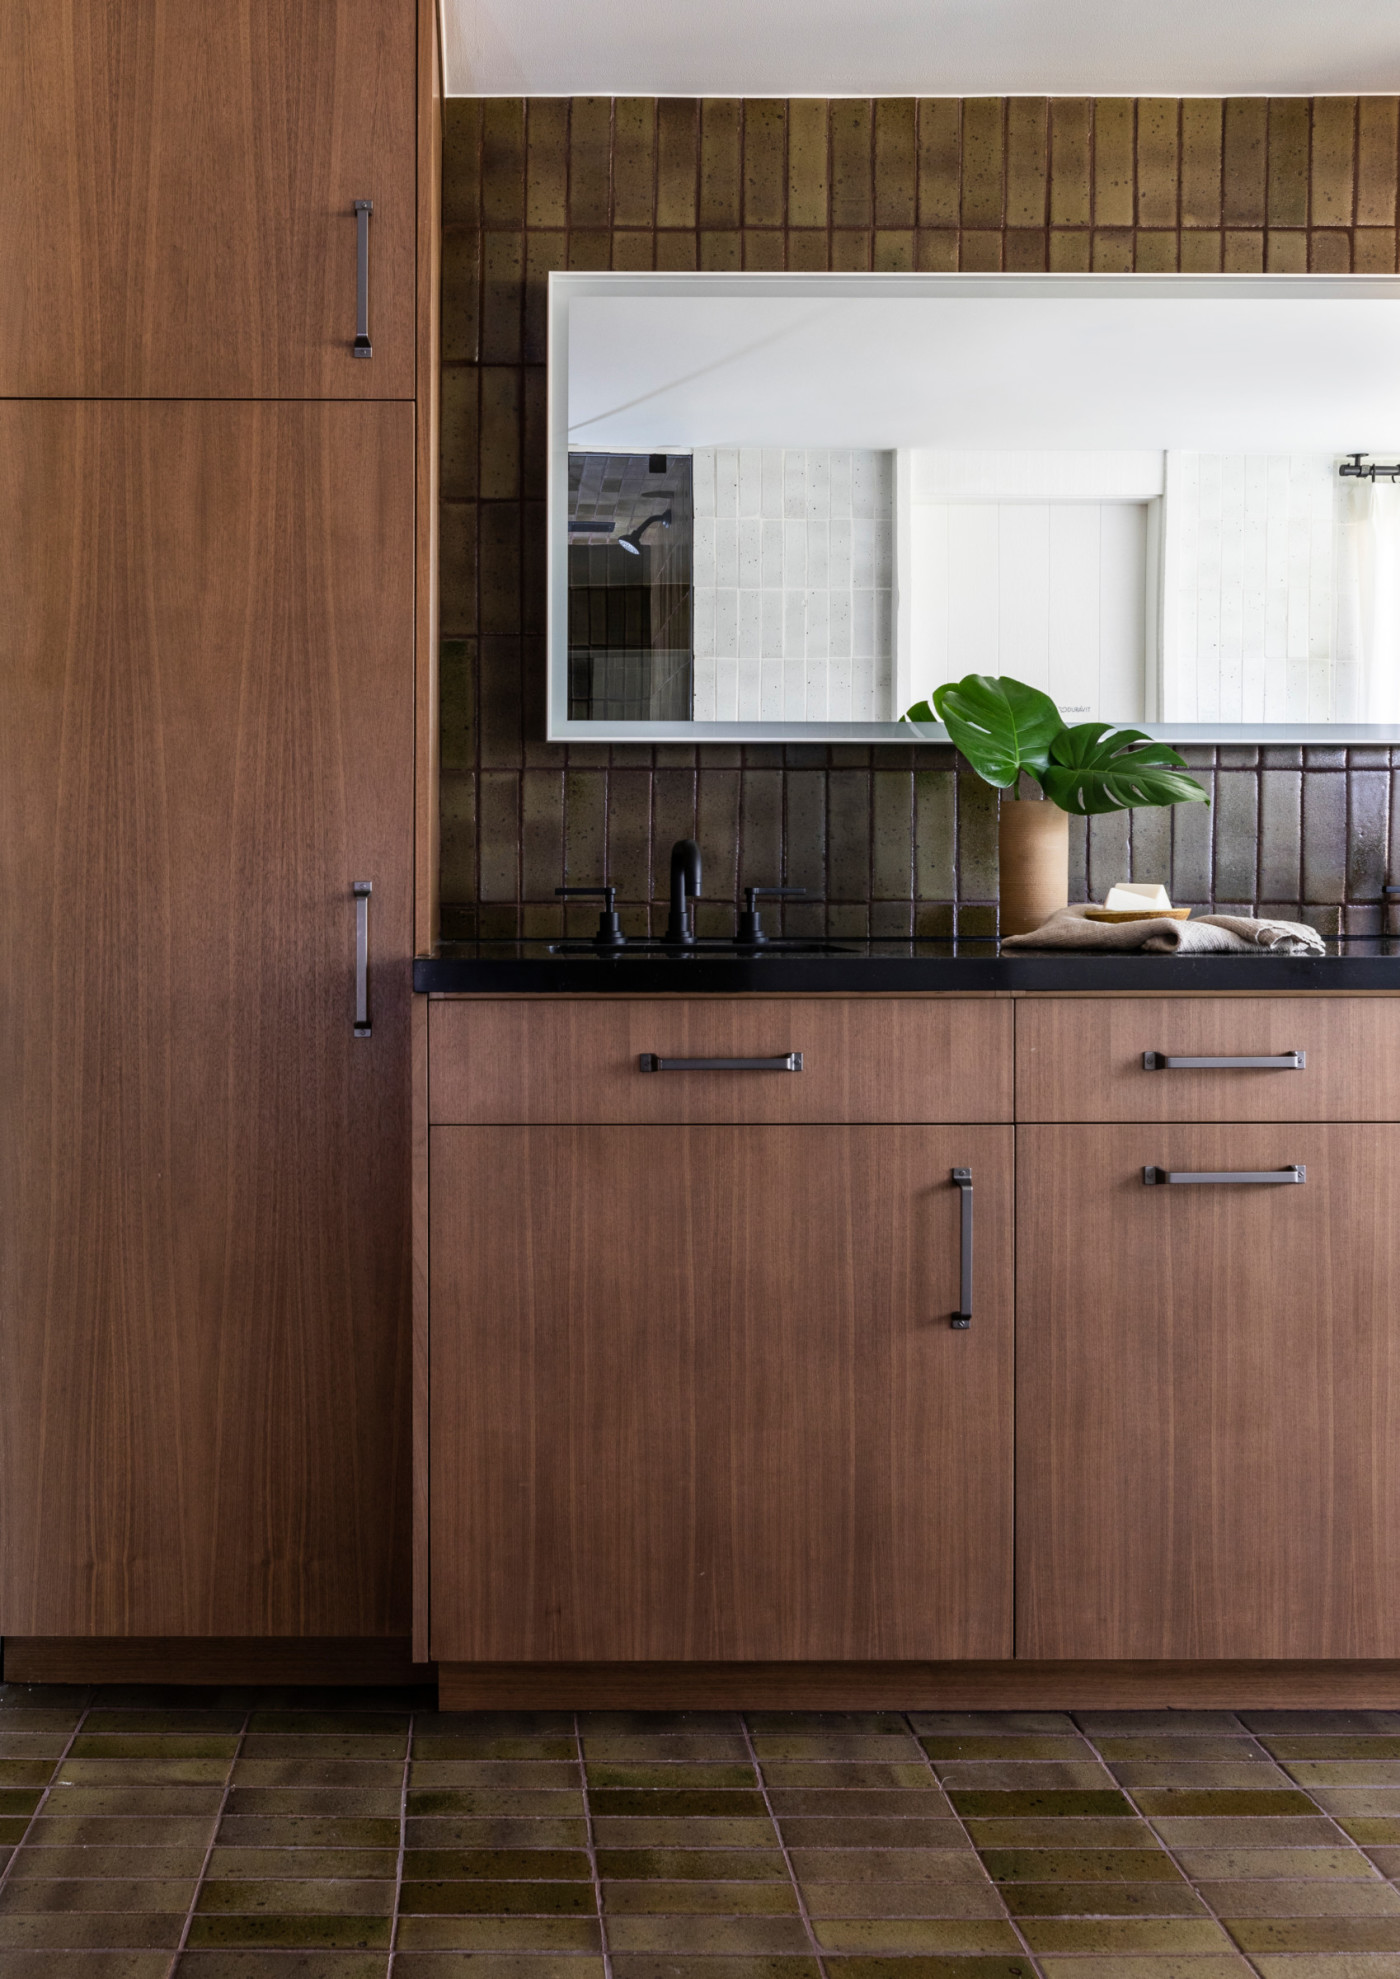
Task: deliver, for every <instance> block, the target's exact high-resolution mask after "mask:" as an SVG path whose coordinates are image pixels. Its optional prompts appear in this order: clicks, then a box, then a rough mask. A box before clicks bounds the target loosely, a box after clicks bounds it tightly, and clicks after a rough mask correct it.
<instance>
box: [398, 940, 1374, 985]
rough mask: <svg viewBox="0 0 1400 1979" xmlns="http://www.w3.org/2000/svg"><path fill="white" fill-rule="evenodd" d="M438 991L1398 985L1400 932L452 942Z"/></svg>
mask: <svg viewBox="0 0 1400 1979" xmlns="http://www.w3.org/2000/svg"><path fill="white" fill-rule="evenodd" d="M413 987H414V989H415V990H417V991H419V992H421V993H425V994H428V995H477V996H483V995H486V996H490V995H497V996H500V995H510V994H515V995H519V994H535V995H558V994H561V993H567V992H570V991H573V992H578V993H581V994H583V995H587V996H597V995H599V994H604V993H608V992H617V993H620V994H624V995H625V994H628V993H630V994H632V995H634V996H635V995H656V994H657V993H658V992H662V993H667V992H669V993H670V994H673V995H678V996H697V995H706V994H708V995H712V996H725V995H734V994H735V993H742V992H746V991H747V992H753V991H764V990H768V991H773V992H782V993H783V994H787V995H793V994H801V993H802V992H804V991H805V992H807V993H809V994H810V993H815V992H821V991H826V992H828V993H830V992H832V991H836V992H840V993H842V994H846V995H850V994H854V993H858V992H859V991H861V990H867V991H886V992H888V991H905V992H910V991H924V992H926V993H933V992H937V991H940V990H941V991H949V990H953V991H963V992H964V993H965V992H967V991H971V990H1028V991H1034V990H1059V991H1065V990H1154V991H1164V990H1264V991H1268V990H1294V991H1297V990H1394V991H1396V992H1397V993H1400V939H1397V938H1391V939H1377V938H1374V937H1369V936H1368V937H1365V938H1362V939H1357V940H1352V941H1346V942H1340V943H1338V942H1329V943H1328V947H1327V953H1326V954H1325V955H1268V954H1263V953H1260V954H1257V955H1141V954H1127V955H1104V954H1101V953H1099V954H1085V955H1077V954H1067V953H1065V952H1064V951H1058V952H1053V953H1041V954H1035V953H1032V952H1031V951H1029V950H1027V949H1015V950H1012V951H1011V952H1010V953H1006V954H1003V953H1002V952H1001V949H1000V946H999V944H998V943H997V942H995V941H959V942H950V941H942V942H939V941H903V942H900V941H866V942H862V941H833V942H832V943H831V944H830V945H829V946H825V947H822V948H820V949H817V948H813V947H808V946H806V945H804V944H802V943H796V942H795V943H793V944H792V945H791V946H784V945H783V944H782V943H780V942H777V941H775V942H773V943H772V944H771V946H769V947H767V948H766V949H764V950H762V951H761V952H758V953H754V952H753V951H752V950H750V951H747V952H742V951H736V950H735V949H734V948H733V947H731V946H730V945H729V944H728V943H727V942H703V941H702V942H697V943H696V945H695V947H694V948H693V949H691V950H688V951H683V952H679V953H678V952H677V951H676V950H674V949H665V948H663V947H662V946H661V945H660V944H659V943H652V944H644V943H640V942H639V943H634V944H630V945H629V946H628V947H627V948H625V949H622V950H621V951H617V952H612V953H603V954H599V953H598V952H597V951H595V950H594V949H592V948H591V947H590V945H589V944H588V943H587V942H575V941H569V942H547V941H518V942H512V941H501V942H487V941H482V942H444V943H443V944H442V945H441V946H440V947H439V948H438V950H437V951H436V952H435V953H434V954H433V955H430V956H419V957H418V958H417V959H416V960H415V962H414V964H413Z"/></svg>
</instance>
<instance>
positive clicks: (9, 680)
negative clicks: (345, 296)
mask: <svg viewBox="0 0 1400 1979" xmlns="http://www.w3.org/2000/svg"><path fill="white" fill-rule="evenodd" d="M176 11H178V10H176ZM112 18H113V19H115V10H112ZM172 22H173V16H172ZM174 31H175V30H174V27H173V25H172V32H174ZM413 475H414V431H413V407H412V406H411V405H397V404H387V405H345V404H339V405H338V404H327V403H323V404H307V405H287V404H281V405H278V404H266V403H264V404H257V403H248V404H238V405H229V404H209V403H205V404H169V403H157V404H146V403H119V404H104V403H87V404H73V403H58V402H47V403H42V402H41V403H15V402H10V403H7V404H3V405H0V597H3V599H4V600H5V609H4V611H3V613H0V751H3V757H4V768H3V774H0V897H3V900H4V903H5V907H4V914H3V916H0V1107H2V1108H3V1130H2V1131H0V1431H2V1432H3V1433H2V1434H0V1521H2V1522H3V1527H2V1531H3V1537H2V1538H0V1627H3V1629H4V1631H5V1633H6V1634H16V1635H26V1636H64V1635H66V1636H77V1635H146V1636H176V1635H201V1634H204V1635H216V1636H217V1635H222V1636H246V1635H323V1636H329V1635H340V1634H344V1635H356V1634H358V1635H374V1634H388V1633H393V1632H395V1631H399V1632H402V1633H406V1632H407V1604H408V1591H409V1590H408V1558H407V1544H406V1540H407V1518H408V1482H409V1480H408V1468H407V1454H408V1453H407V1433H406V1431H407V1424H406V1416H407V1383H408V1358H407V1348H408V1340H407V1314H406V1302H407V1290H408V1241H409V1232H408V1183H409V1177H408V1126H409V1123H408V1024H409V1008H408V1006H409V992H408V967H409V962H408V958H409V955H410V953H411V936H410V913H411V892H412V885H411V882H412V871H411V866H412V842H411V824H410V820H411V816H412V793H413V761H412V756H413V692H412V665H411V653H412V642H413V582H414V543H413V514H414V500H413ZM357 880H369V881H371V882H372V884H373V888H374V892H373V896H372V903H371V915H370V942H371V947H370V996H371V1021H372V1035H371V1036H370V1037H368V1038H361V1039H357V1038H355V1037H353V1036H352V1021H353V1017H354V967H355V915H354V906H353V902H352V898H351V891H350V890H351V886H352V884H353V882H355V881H357Z"/></svg>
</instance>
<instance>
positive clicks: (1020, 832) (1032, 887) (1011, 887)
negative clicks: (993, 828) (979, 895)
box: [997, 797, 1069, 935]
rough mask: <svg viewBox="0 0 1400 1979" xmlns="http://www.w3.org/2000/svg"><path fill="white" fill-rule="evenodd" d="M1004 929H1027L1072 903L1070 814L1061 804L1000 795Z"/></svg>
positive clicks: (1020, 931)
mask: <svg viewBox="0 0 1400 1979" xmlns="http://www.w3.org/2000/svg"><path fill="white" fill-rule="evenodd" d="M997 851H998V854H999V858H1000V864H1001V932H1002V934H1003V935H1027V934H1029V933H1030V931H1031V929H1032V928H1038V927H1039V926H1040V924H1041V922H1042V921H1044V920H1047V919H1048V918H1049V916H1050V915H1051V914H1053V913H1054V912H1055V910H1056V908H1057V907H1067V906H1068V905H1069V814H1068V812H1066V811H1062V810H1061V809H1060V807H1059V805H1058V804H1050V803H1047V802H1046V801H1045V800H1044V799H1041V800H1039V801H1034V800H1027V799H1026V798H1021V799H1020V800H1019V801H1018V800H1017V799H1016V798H1014V797H1003V798H1002V800H1001V823H1000V825H999V827H998V830H997Z"/></svg>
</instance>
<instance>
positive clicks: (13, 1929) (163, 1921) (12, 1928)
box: [0, 1910, 185, 1951]
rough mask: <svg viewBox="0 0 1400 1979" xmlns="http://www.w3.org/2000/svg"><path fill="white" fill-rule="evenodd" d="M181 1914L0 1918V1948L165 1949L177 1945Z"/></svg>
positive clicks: (70, 1913)
mask: <svg viewBox="0 0 1400 1979" xmlns="http://www.w3.org/2000/svg"><path fill="white" fill-rule="evenodd" d="M184 1928H185V1912H184V1911H183V1910H182V1911H172V1912H168V1913H167V1912H144V1911H134V1910H133V1911H95V1912H93V1911H71V1910H70V1911H66V1912H64V1913H62V1914H61V1915H59V1914H54V1913H52V1912H46V1913H44V1914H42V1915H38V1916H22V1915H19V1914H17V1913H15V1914H11V1915H9V1916H6V1917H0V1948H4V1949H6V1950H9V1949H15V1950H23V1949H26V1948H34V1949H37V1948H38V1947H40V1946H44V1945H47V1946H51V1947H53V1948H54V1949H55V1950H59V1949H63V1950H72V1951H76V1950H79V1949H81V1948H83V1947H84V1946H91V1947H92V1948H93V1949H94V1950H101V1951H122V1950H132V1951H135V1950H146V1949H156V1948H164V1947H167V1946H168V1947H169V1948H170V1949H172V1950H173V1949H174V1947H175V1946H176V1945H178V1944H179V1942H180V1933H181V1932H182V1931H183V1930H184Z"/></svg>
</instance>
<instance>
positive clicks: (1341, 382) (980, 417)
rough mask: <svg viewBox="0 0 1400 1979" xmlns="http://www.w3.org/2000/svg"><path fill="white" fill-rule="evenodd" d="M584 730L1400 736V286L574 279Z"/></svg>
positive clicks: (563, 520) (563, 327) (560, 543)
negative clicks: (989, 715)
mask: <svg viewBox="0 0 1400 1979" xmlns="http://www.w3.org/2000/svg"><path fill="white" fill-rule="evenodd" d="M549 435H550V455H549V486H548V504H547V508H548V530H549V545H548V651H549V670H550V677H549V694H548V707H549V715H548V722H549V728H548V732H549V736H550V738H551V739H553V740H564V739H569V738H572V739H575V740H585V739H586V740H590V741H615V740H616V741H621V740H626V741H668V740H691V741H705V740H711V741H719V740H728V739H738V740H745V739H747V740H753V741H758V740H804V739H805V740H812V741H863V742H871V741H877V742H878V741H890V742H908V741H910V740H911V739H930V740H932V739H937V738H939V737H941V736H942V734H943V730H942V729H941V727H938V726H937V725H920V726H919V727H918V728H916V729H911V728H910V726H909V725H908V724H906V723H904V722H902V721H901V720H900V717H901V715H902V714H903V712H904V711H905V710H906V709H907V708H909V707H911V706H912V705H914V704H916V703H918V702H920V701H922V700H925V699H926V698H927V697H928V696H929V695H930V694H931V692H932V691H933V689H934V688H936V687H937V686H938V685H939V684H940V683H941V682H943V681H947V680H956V679H959V678H961V677H962V676H963V675H964V674H967V673H972V672H978V673H1005V674H1012V675H1014V676H1016V677H1017V678H1018V679H1022V680H1026V681H1029V682H1031V683H1032V684H1034V685H1035V686H1038V687H1042V688H1044V689H1045V690H1046V691H1047V692H1048V693H1050V694H1051V695H1052V696H1053V697H1054V699H1055V700H1056V701H1057V702H1058V703H1059V706H1060V708H1061V710H1062V712H1063V713H1064V715H1065V716H1066V718H1067V719H1068V720H1071V721H1087V720H1090V719H1101V720H1105V721H1112V722H1118V723H1130V724H1133V725H1135V726H1139V727H1142V728H1145V729H1146V730H1147V731H1148V732H1149V733H1150V734H1153V735H1158V736H1162V737H1165V738H1167V739H1169V740H1173V741H1200V742H1209V741H1264V740H1270V741H1280V742H1286V741H1309V740H1311V741H1330V742H1347V741H1372V740H1374V741H1400V278H1396V277H1393V276H1383V275H1369V276H1368V275H1358V276H1332V275H1310V276H1273V275H1251V276H1231V275H1213V276H1209V275H1208V276H1191V275H1129V276H1122V275H1112V276H1111V275H899V274H890V275H867V274H845V275H843V274H811V275H806V274H749V275H732V274H724V275H721V274H703V273H697V274H673V275H658V274H587V275H584V274H555V275H552V276H551V277H550V291H549Z"/></svg>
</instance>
